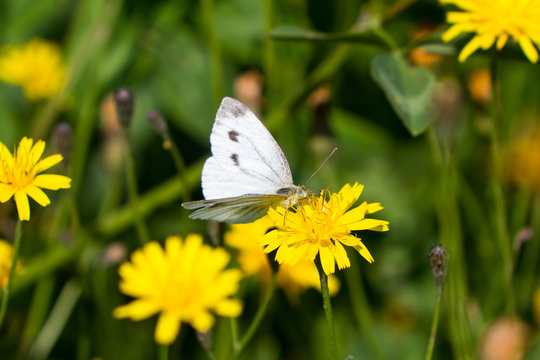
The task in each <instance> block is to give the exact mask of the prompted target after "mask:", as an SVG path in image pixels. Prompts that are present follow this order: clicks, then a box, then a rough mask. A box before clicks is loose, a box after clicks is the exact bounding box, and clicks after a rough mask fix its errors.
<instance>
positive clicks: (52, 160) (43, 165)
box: [34, 144, 64, 174]
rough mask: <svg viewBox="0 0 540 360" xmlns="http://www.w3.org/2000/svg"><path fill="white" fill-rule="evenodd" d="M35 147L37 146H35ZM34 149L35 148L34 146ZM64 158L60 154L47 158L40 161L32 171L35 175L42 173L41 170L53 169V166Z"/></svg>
mask: <svg viewBox="0 0 540 360" xmlns="http://www.w3.org/2000/svg"><path fill="white" fill-rule="evenodd" d="M36 146H37V144H36ZM34 147H35V146H34ZM63 159H64V158H63V157H62V155H60V154H56V155H51V156H47V157H46V158H45V159H43V160H41V161H40V162H38V163H37V164H36V165H35V166H34V171H35V172H36V174H37V173H40V172H42V171H43V170H47V169H48V168H50V167H53V166H54V165H56V164H58V163H59V162H61V161H62V160H63Z"/></svg>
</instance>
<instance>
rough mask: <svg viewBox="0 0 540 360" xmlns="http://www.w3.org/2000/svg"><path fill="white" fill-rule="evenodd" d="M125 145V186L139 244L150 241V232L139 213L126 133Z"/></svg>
mask: <svg viewBox="0 0 540 360" xmlns="http://www.w3.org/2000/svg"><path fill="white" fill-rule="evenodd" d="M125 140H126V141H125V145H126V150H127V151H126V158H127V159H126V167H127V168H126V172H127V174H126V175H127V186H128V194H129V204H130V207H131V210H132V211H133V218H134V222H135V229H136V231H137V236H138V237H139V242H140V243H141V245H144V244H146V243H147V242H148V241H150V233H149V231H148V228H147V227H146V223H145V221H144V215H143V214H142V213H141V210H140V208H139V193H138V190H137V187H138V186H137V173H136V171H135V157H134V155H133V149H132V147H131V142H130V141H129V139H128V137H127V134H126V139H125Z"/></svg>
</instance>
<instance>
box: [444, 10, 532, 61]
mask: <svg viewBox="0 0 540 360" xmlns="http://www.w3.org/2000/svg"><path fill="white" fill-rule="evenodd" d="M440 2H441V3H443V4H454V5H456V6H457V7H459V8H460V9H462V10H463V11H450V12H448V14H447V21H448V22H449V23H451V24H453V25H452V26H451V27H450V29H448V30H447V31H446V32H445V33H444V34H443V35H442V38H443V40H444V41H450V40H452V39H454V38H455V37H457V36H458V35H459V34H461V33H471V32H472V33H475V35H474V37H473V38H472V39H471V40H470V41H469V42H468V43H467V45H465V47H464V48H463V50H461V53H460V54H459V58H458V59H459V61H460V62H463V61H465V60H466V59H467V58H468V57H469V56H470V55H471V54H472V53H473V52H475V51H476V50H478V49H480V48H481V49H484V50H487V49H489V48H490V47H492V46H493V44H495V46H496V48H497V50H501V49H502V48H503V47H504V45H506V43H507V42H508V39H509V38H513V39H514V41H516V42H517V43H518V44H519V46H520V47H521V50H522V51H523V53H524V54H525V56H526V57H527V59H529V61H530V62H532V63H536V62H537V61H538V50H537V49H536V47H535V45H534V44H536V46H538V45H540V25H539V23H538V19H540V2H539V1H538V0H440Z"/></svg>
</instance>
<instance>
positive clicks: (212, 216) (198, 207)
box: [182, 195, 287, 224]
mask: <svg viewBox="0 0 540 360" xmlns="http://www.w3.org/2000/svg"><path fill="white" fill-rule="evenodd" d="M286 199H287V196H284V195H244V196H237V197H229V198H222V199H211V200H199V201H190V202H187V203H184V204H182V206H183V207H184V208H186V209H188V210H195V211H193V212H192V213H191V214H190V215H189V218H190V219H201V220H216V221H221V222H228V223H233V224H243V223H249V222H252V221H255V220H257V219H259V218H261V217H263V216H264V215H266V213H267V212H268V208H269V207H270V206H275V205H278V204H280V203H282V202H284V201H285V200H286Z"/></svg>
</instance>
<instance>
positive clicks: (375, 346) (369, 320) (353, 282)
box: [345, 256, 386, 360]
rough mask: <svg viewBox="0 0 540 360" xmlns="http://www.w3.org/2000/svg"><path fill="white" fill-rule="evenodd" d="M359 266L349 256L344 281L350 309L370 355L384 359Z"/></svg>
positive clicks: (353, 258) (354, 258)
mask: <svg viewBox="0 0 540 360" xmlns="http://www.w3.org/2000/svg"><path fill="white" fill-rule="evenodd" d="M360 275H361V273H360V266H359V264H358V260H357V257H355V256H353V257H351V268H350V269H348V270H347V271H346V272H345V281H346V282H347V288H348V289H349V296H350V299H351V304H352V310H353V313H354V316H355V317H356V322H357V324H358V327H359V328H360V332H361V334H362V339H364V341H365V343H366V345H367V347H368V349H369V351H370V352H371V355H372V357H373V358H374V359H379V360H383V359H385V358H386V357H385V355H384V352H383V350H382V347H381V344H380V342H379V341H378V338H377V333H376V332H375V331H373V329H374V328H375V325H374V323H373V317H372V316H371V312H370V311H369V310H370V309H369V304H368V301H367V298H366V291H365V288H364V283H363V281H362V278H361V276H360Z"/></svg>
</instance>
